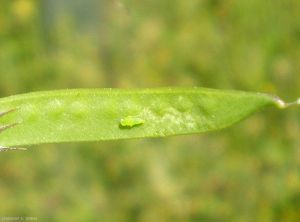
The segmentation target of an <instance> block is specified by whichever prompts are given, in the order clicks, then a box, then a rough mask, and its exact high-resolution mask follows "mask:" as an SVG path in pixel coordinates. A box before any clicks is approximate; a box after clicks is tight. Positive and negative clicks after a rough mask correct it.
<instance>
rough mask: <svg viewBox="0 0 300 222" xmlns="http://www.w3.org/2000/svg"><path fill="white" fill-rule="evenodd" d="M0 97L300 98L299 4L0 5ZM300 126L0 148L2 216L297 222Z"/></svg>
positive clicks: (293, 122) (90, 0)
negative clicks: (218, 93)
mask: <svg viewBox="0 0 300 222" xmlns="http://www.w3.org/2000/svg"><path fill="white" fill-rule="evenodd" d="M0 5H1V7H0V96H1V97H4V96H8V95H11V94H16V93H22V92H29V91H36V90H46V89H59V88H74V87H76V88H78V87H121V88H132V87H158V86H170V85H173V86H206V87H212V88H233V89H242V90H252V91H262V92H270V93H276V94H278V95H280V96H282V97H283V98H287V99H290V100H293V99H295V98H296V97H297V96H299V95H300V75H299V73H300V63H299V61H300V13H299V11H300V2H299V1H298V0H285V1H279V0H278V1H277V0H274V1H261V0H251V1H247V0H228V1H225V0H224V1H223V0H188V1H182V0H172V1H171V0H164V1H160V0H145V1H137V0H126V1H118V0H114V1H112V0H102V1H98V0H76V1H74V0H0ZM299 135H300V120H299V110H297V109H296V108H294V109H290V110H286V111H284V112H282V111H277V110H275V109H268V110H266V112H264V113H262V114H258V115H255V116H254V117H252V118H250V119H249V120H247V121H244V122H242V123H240V124H238V125H236V126H234V127H232V128H230V129H226V130H224V131H220V132H217V133H210V134H203V135H197V136H179V137H170V138H166V139H147V140H145V139H141V140H129V141H121V142H102V143H86V144H66V145H45V146H37V147H33V148H32V149H30V151H28V152H6V153H1V155H0V166H1V168H0V197H1V201H0V217H2V216H32V217H37V219H38V220H39V221H145V222H146V221H264V222H268V221H299V220H300V213H299V212H300V211H299V210H300V140H299Z"/></svg>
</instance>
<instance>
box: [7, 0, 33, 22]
mask: <svg viewBox="0 0 300 222" xmlns="http://www.w3.org/2000/svg"><path fill="white" fill-rule="evenodd" d="M12 12H13V14H14V15H15V16H16V18H17V19H18V20H19V21H21V22H26V21H28V20H29V19H31V18H32V16H33V15H34V12H35V2H34V1H32V0H17V1H15V2H14V3H13V4H12Z"/></svg>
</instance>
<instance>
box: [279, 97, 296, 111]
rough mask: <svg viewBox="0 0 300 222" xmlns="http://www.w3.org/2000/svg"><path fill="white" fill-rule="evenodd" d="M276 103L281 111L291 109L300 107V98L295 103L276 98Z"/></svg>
mask: <svg viewBox="0 0 300 222" xmlns="http://www.w3.org/2000/svg"><path fill="white" fill-rule="evenodd" d="M275 102H276V105H277V106H278V107H279V108H280V109H285V108H289V107H291V106H296V105H300V98H298V99H297V100H296V101H295V102H289V103H287V102H285V101H283V100H282V99H280V98H275Z"/></svg>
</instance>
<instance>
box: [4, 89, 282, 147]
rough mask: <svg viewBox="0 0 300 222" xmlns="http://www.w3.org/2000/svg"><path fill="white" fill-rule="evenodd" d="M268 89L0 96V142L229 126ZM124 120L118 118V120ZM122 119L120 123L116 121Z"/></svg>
mask: <svg viewBox="0 0 300 222" xmlns="http://www.w3.org/2000/svg"><path fill="white" fill-rule="evenodd" d="M271 104H274V105H280V104H279V102H278V100H277V99H276V98H275V97H273V96H270V95H268V94H262V93H251V92H242V91H232V90H215V89H208V88H154V89H131V90H126V89H69V90H56V91H45V92H34V93H28V94H21V95H16V96H10V97H5V98H2V99H0V113H4V112H7V111H10V112H8V113H6V114H5V115H3V116H1V117H0V126H6V125H10V124H15V125H13V126H12V127H10V128H8V129H6V130H3V131H2V132H1V133H0V145H3V146H19V145H21V146H23V145H32V144H41V143H59V142H79V141H100V140H115V139H127V138H144V137H162V136H170V135H179V134H193V133H200V132H205V131H212V130H217V129H222V128H225V127H227V126H230V125H232V124H234V123H236V122H238V121H240V120H242V119H244V118H245V117H247V116H249V115H250V114H252V113H253V112H255V111H257V110H259V109H261V108H263V107H264V106H266V105H271ZM124 119H125V120H126V121H127V122H126V124H123V123H122V122H121V120H124ZM121 123H122V124H121Z"/></svg>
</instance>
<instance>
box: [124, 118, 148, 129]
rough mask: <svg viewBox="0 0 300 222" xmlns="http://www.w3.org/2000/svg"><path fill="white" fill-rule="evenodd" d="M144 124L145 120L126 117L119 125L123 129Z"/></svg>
mask: <svg viewBox="0 0 300 222" xmlns="http://www.w3.org/2000/svg"><path fill="white" fill-rule="evenodd" d="M144 123H145V120H143V119H142V118H140V117H137V116H127V117H125V118H122V119H121V120H120V125H121V126H123V127H130V128H132V127H134V126H138V125H142V124H144Z"/></svg>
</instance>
